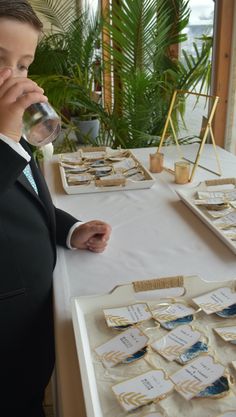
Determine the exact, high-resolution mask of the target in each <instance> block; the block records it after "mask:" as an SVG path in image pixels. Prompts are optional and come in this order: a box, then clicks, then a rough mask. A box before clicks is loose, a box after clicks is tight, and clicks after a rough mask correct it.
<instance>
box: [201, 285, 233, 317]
mask: <svg viewBox="0 0 236 417" xmlns="http://www.w3.org/2000/svg"><path fill="white" fill-rule="evenodd" d="M193 301H194V302H195V303H196V304H197V305H198V306H199V307H201V308H202V310H203V311H204V312H205V313H206V314H212V313H215V312H217V311H221V310H223V309H224V308H226V307H229V306H231V305H232V304H234V303H236V293H235V292H233V291H232V290H231V288H229V287H222V288H219V289H217V290H214V291H212V292H209V293H207V294H203V295H200V296H199V297H195V298H193Z"/></svg>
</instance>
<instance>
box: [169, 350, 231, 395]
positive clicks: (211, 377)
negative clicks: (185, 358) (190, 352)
mask: <svg viewBox="0 0 236 417" xmlns="http://www.w3.org/2000/svg"><path fill="white" fill-rule="evenodd" d="M223 373H224V366H223V365H221V364H220V363H219V362H215V361H214V358H213V357H212V356H200V357H199V358H197V359H196V360H194V361H192V362H191V363H190V364H189V365H186V366H185V367H184V368H182V369H181V370H180V371H178V372H176V373H175V374H173V375H171V376H170V379H171V380H172V381H173V382H174V384H175V389H176V391H178V392H179V394H180V395H182V396H183V397H184V398H185V399H186V400H191V398H193V397H194V396H195V395H196V394H199V392H201V391H202V390H204V389H205V388H206V387H208V386H209V385H211V384H212V383H213V382H214V381H216V380H217V379H218V378H220V377H221V376H222V375H223Z"/></svg>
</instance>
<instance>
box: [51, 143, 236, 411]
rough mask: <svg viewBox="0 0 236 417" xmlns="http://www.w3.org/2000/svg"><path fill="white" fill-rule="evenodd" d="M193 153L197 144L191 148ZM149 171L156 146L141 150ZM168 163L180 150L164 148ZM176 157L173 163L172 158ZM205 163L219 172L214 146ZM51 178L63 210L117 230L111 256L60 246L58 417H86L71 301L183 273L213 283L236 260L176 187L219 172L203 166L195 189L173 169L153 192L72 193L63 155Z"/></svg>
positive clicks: (227, 163)
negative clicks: (63, 177)
mask: <svg viewBox="0 0 236 417" xmlns="http://www.w3.org/2000/svg"><path fill="white" fill-rule="evenodd" d="M185 149H186V151H187V152H188V154H189V155H191V154H192V153H193V151H194V152H195V148H194V145H187V147H186V148H185ZM133 151H134V153H135V155H136V156H137V157H138V158H139V160H140V161H141V162H142V163H143V165H144V166H146V167H148V165H149V153H153V152H155V151H156V149H153V148H146V149H134V150H133ZM163 151H164V153H165V158H166V161H167V160H168V161H169V160H171V158H173V151H175V149H174V148H173V147H167V148H163ZM217 151H218V153H219V156H220V161H221V167H222V174H223V175H222V176H223V177H233V176H234V175H235V167H236V157H235V156H234V155H232V154H230V153H228V152H226V151H225V150H223V149H220V148H217ZM168 158H169V159H168ZM201 164H202V165H205V164H207V167H208V168H210V169H213V168H214V167H215V165H216V164H215V155H214V153H213V149H212V145H206V146H205V149H204V155H203V159H202V161H201ZM44 170H45V177H46V180H47V183H48V186H49V189H50V191H51V194H52V198H53V201H54V203H55V205H57V206H58V207H60V208H62V209H63V210H66V211H68V212H70V213H71V214H72V215H74V216H76V217H77V218H79V219H81V220H83V221H87V220H91V219H100V220H105V221H107V222H108V223H110V224H111V226H112V229H113V232H112V237H111V240H110V244H109V247H108V248H107V250H106V251H105V252H104V253H103V254H94V253H91V252H88V251H69V250H66V249H62V248H58V262H57V265H56V269H55V273H54V304H55V338H56V357H57V359H56V378H55V380H56V390H57V400H56V403H57V416H58V417H59V416H60V417H85V416H86V413H85V409H84V403H83V396H82V388H81V381H80V373H79V365H78V358H77V352H76V348H75V342H74V335H73V328H72V321H71V304H70V303H71V297H73V296H82V295H93V294H96V293H98V294H102V293H107V292H109V291H110V290H111V289H112V288H113V287H115V286H117V285H119V284H123V283H127V282H130V281H135V280H143V279H152V278H157V277H165V276H173V275H174V276H175V275H199V276H201V277H202V278H203V279H205V280H208V281H217V280H222V281H226V280H231V279H235V276H236V257H235V255H234V254H233V253H232V252H231V251H230V249H229V248H228V247H227V246H225V245H224V243H223V242H222V241H221V240H219V239H218V238H217V237H216V236H215V235H214V234H213V232H211V231H210V229H208V228H207V227H206V225H205V224H203V223H202V222H201V220H200V219H199V218H198V217H196V216H195V215H194V214H193V213H192V212H191V211H190V210H189V209H188V208H187V207H186V206H185V205H184V203H183V202H182V201H180V200H179V197H178V196H177V194H176V192H175V190H176V189H181V188H182V187H193V186H196V185H197V184H198V183H199V182H200V181H203V180H205V179H213V178H218V176H217V175H216V174H213V173H212V172H209V171H206V170H204V169H202V168H198V169H197V171H196V175H195V177H194V180H193V182H192V183H191V184H186V185H176V184H175V183H174V177H173V175H171V174H170V173H169V172H167V171H163V172H162V173H161V174H154V176H155V177H156V183H155V185H154V186H153V187H152V188H151V189H144V190H134V191H117V192H115V191H113V192H112V191H111V192H103V193H95V194H79V195H70V196H69V195H66V194H65V192H64V190H63V189H62V185H61V181H60V177H59V169H58V164H57V162H56V157H54V159H53V160H52V161H51V162H45V166H44Z"/></svg>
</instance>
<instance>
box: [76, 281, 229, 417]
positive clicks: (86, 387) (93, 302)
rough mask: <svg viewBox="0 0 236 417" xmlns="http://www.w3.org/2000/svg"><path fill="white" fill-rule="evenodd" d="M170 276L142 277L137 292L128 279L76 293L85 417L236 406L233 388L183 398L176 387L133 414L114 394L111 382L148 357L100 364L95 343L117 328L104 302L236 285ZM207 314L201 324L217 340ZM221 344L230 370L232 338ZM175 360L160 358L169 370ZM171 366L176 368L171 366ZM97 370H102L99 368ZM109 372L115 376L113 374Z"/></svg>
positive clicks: (210, 412)
mask: <svg viewBox="0 0 236 417" xmlns="http://www.w3.org/2000/svg"><path fill="white" fill-rule="evenodd" d="M177 278H179V277H177ZM180 278H181V277H180ZM170 279H171V278H164V279H163V278H161V279H155V280H149V281H140V282H138V284H139V283H141V287H142V285H143V288H144V291H142V290H141V291H138V292H136V291H137V289H136V291H135V288H134V284H133V283H130V284H127V285H121V286H118V287H115V288H114V289H113V290H112V292H111V293H109V294H105V295H97V296H96V295H95V296H84V297H75V298H73V299H72V320H73V327H74V335H75V341H76V348H77V355H78V360H79V366H80V371H81V372H80V374H81V378H82V386H83V393H84V399H85V406H86V414H87V417H111V416H114V417H127V416H128V415H131V416H132V417H142V416H144V415H145V414H146V413H148V412H150V411H152V412H153V410H155V411H159V412H160V410H164V412H165V413H166V414H165V415H166V416H167V417H189V416H190V415H191V417H199V416H200V415H201V416H203V414H202V411H203V409H204V411H205V414H204V416H207V417H216V416H218V415H220V414H222V413H223V412H225V411H228V410H233V409H236V396H235V391H234V393H231V394H230V395H228V396H226V397H224V398H222V399H217V400H216V399H194V400H191V401H185V400H183V399H182V397H180V395H179V394H177V393H172V394H171V395H170V396H169V397H168V398H166V399H164V400H162V401H161V402H160V403H159V404H158V405H152V406H151V407H154V408H152V409H150V408H146V407H150V406H146V407H144V408H141V410H137V411H136V412H132V413H131V414H129V413H125V412H124V411H123V410H122V409H121V407H120V405H119V404H118V402H117V400H116V398H115V397H114V395H113V393H112V390H111V385H114V384H115V383H116V382H117V381H118V382H120V381H121V380H124V379H127V378H130V377H132V376H133V375H135V374H136V375H137V374H139V373H142V370H141V371H140V369H143V366H142V364H141V361H144V359H141V361H137V362H134V363H133V364H132V365H117V366H116V367H114V368H112V370H109V371H108V370H105V368H103V367H102V365H101V364H100V363H99V364H98V360H97V359H95V356H94V355H95V353H94V348H95V347H97V346H99V345H101V344H102V343H104V342H105V341H106V340H108V339H110V338H111V337H113V336H114V335H115V334H117V333H115V334H114V331H112V330H111V329H109V328H108V327H107V325H106V323H105V319H104V315H103V309H104V308H108V307H119V306H124V305H128V304H132V303H136V302H140V301H141V302H148V303H149V304H150V305H152V304H154V305H155V303H156V302H160V301H163V300H166V299H167V298H172V299H173V297H175V298H176V299H177V300H180V301H182V300H190V299H191V298H192V297H195V296H197V295H200V294H203V293H205V292H209V291H212V290H213V289H216V288H220V287H222V286H230V287H231V288H232V287H233V288H235V285H236V281H227V282H211V283H210V282H206V281H203V280H201V279H200V278H199V277H197V276H190V277H182V284H178V285H179V286H178V287H177V286H176V285H175V284H174V287H173V288H167V287H168V284H165V283H168V282H169V281H170ZM174 279H175V278H174ZM152 283H154V284H157V287H158V288H159V289H151V288H153V285H152ZM159 283H160V285H159ZM146 284H148V285H146ZM154 287H155V285H154ZM164 287H166V288H164ZM148 288H150V290H149V289H148ZM211 317H212V316H211ZM204 318H206V323H205V319H204V320H202V321H201V325H202V327H203V328H204V329H206V332H208V334H209V340H215V339H216V340H217V342H218V339H217V336H216V337H215V336H214V335H210V332H211V333H214V332H213V331H212V328H210V327H212V321H211V319H210V322H211V326H209V324H210V322H209V319H208V316H206V315H204ZM220 320H222V319H220ZM196 321H197V320H196ZM196 321H195V323H196ZM213 322H214V319H213ZM215 322H217V324H219V317H216V319H215ZM220 323H221V324H222V323H223V322H222V321H220ZM214 326H215V324H214V325H213V327H214ZM208 327H209V328H208ZM219 339H220V338H219ZM219 344H220V345H219V346H220V347H219V346H217V349H215V346H213V349H214V354H216V355H217V358H218V359H220V361H221V362H222V363H223V364H224V365H225V366H229V368H230V371H232V369H231V365H229V362H230V363H231V361H233V360H234V359H235V345H232V344H229V343H228V344H227V345H226V343H225V342H224V343H222V341H219ZM221 352H222V354H221ZM140 364H141V365H140ZM171 364H172V365H170V363H168V362H167V361H165V360H164V359H162V364H161V366H162V367H163V368H165V369H166V371H167V372H169V373H171V372H173V366H175V367H176V366H177V367H178V369H179V367H180V365H177V364H174V365H173V362H171ZM98 365H99V366H98ZM122 366H123V367H124V366H125V367H126V368H125V371H124V372H125V373H122V372H121V368H120V367H122ZM171 366H172V368H170V367H171ZM135 367H136V369H135ZM140 367H141V368H140ZM101 369H103V372H104V374H103V375H102V376H101V374H100V371H101ZM175 369H176V368H174V370H175ZM98 370H100V371H99V372H98ZM134 370H135V371H134ZM110 372H111V376H110V375H109V373H110ZM232 372H235V371H232ZM155 407H156V408H155ZM160 407H161V408H160Z"/></svg>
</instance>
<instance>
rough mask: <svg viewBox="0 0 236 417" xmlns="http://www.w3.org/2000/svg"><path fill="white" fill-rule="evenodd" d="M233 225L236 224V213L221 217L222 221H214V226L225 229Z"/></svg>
mask: <svg viewBox="0 0 236 417" xmlns="http://www.w3.org/2000/svg"><path fill="white" fill-rule="evenodd" d="M231 224H236V212H235V211H233V212H232V213H229V214H227V216H224V217H221V218H220V219H217V220H214V225H215V226H219V227H223V226H228V225H231Z"/></svg>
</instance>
